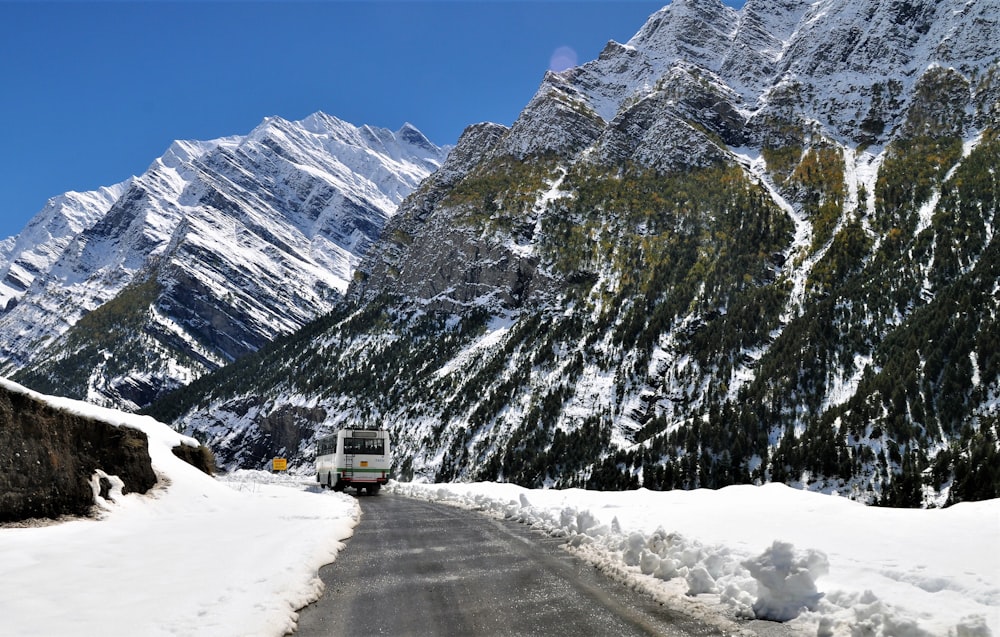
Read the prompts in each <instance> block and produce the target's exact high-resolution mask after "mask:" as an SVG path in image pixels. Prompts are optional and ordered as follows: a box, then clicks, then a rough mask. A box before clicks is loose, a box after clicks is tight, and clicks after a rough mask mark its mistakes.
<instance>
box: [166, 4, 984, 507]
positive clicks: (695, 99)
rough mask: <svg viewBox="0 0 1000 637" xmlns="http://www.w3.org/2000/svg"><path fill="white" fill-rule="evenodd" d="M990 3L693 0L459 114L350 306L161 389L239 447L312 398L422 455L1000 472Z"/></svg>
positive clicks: (699, 468) (677, 481)
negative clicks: (477, 113) (996, 461)
mask: <svg viewBox="0 0 1000 637" xmlns="http://www.w3.org/2000/svg"><path fill="white" fill-rule="evenodd" d="M998 27H1000V9H998V7H997V6H996V5H995V4H993V3H983V2H972V3H965V2H957V1H946V2H934V1H931V0H923V1H918V2H908V3H898V2H889V1H885V0H866V1H864V2H853V1H851V2H849V1H847V0H823V1H822V2H805V1H802V2H797V1H794V0H789V1H787V2H764V1H763V0H762V1H761V2H756V1H755V0H750V2H748V3H747V5H746V6H745V8H744V9H743V10H741V11H733V10H731V9H728V8H726V7H724V6H723V5H722V4H721V3H719V2H694V1H691V0H675V2H673V3H672V4H671V5H669V6H667V7H665V8H664V9H663V10H661V11H659V12H657V13H656V14H654V15H653V16H651V18H650V19H649V21H648V22H647V23H646V25H644V26H643V27H642V28H641V29H640V30H639V31H638V33H637V34H636V36H635V37H634V38H632V40H630V41H629V42H628V43H626V44H617V43H613V42H612V43H609V45H608V46H607V47H606V48H605V50H604V52H602V54H601V55H600V57H599V58H598V59H597V60H594V61H592V62H589V63H587V64H584V65H582V66H581V67H578V68H576V69H570V70H568V71H565V72H563V73H559V74H553V73H550V74H548V75H546V76H545V78H544V79H543V81H542V85H541V87H540V88H539V91H538V93H537V94H536V95H535V97H534V98H533V99H532V100H531V102H530V103H529V104H528V105H527V106H526V108H525V110H524V112H523V113H522V115H521V116H520V117H519V119H518V120H517V121H516V122H515V123H514V124H513V126H512V127H510V129H506V128H503V127H499V126H496V125H480V126H476V127H472V128H470V129H469V131H468V132H467V134H466V135H465V136H464V137H463V140H462V141H461V142H460V143H459V145H458V147H457V148H456V149H455V152H454V154H453V155H452V157H451V158H450V159H449V161H448V162H447V163H446V164H445V166H444V167H443V168H442V170H441V171H440V172H439V173H437V174H436V175H435V176H432V177H431V178H430V179H428V180H427V181H426V182H424V184H423V185H422V186H421V187H420V188H419V189H418V190H417V191H416V192H415V193H414V194H413V195H411V196H410V197H409V198H408V199H407V200H406V201H405V202H404V204H403V205H402V206H401V209H400V213H399V214H398V215H397V216H396V217H395V218H394V219H393V220H392V222H391V223H390V225H389V227H388V228H387V230H386V232H385V234H384V235H383V237H382V239H381V240H380V241H379V243H378V244H377V245H376V247H375V248H374V249H373V251H372V253H371V257H370V258H369V259H368V260H366V261H365V262H364V263H363V264H362V265H361V267H360V272H361V276H359V280H358V281H357V282H356V284H355V286H354V287H352V289H351V290H350V291H349V293H348V302H347V303H345V304H344V305H342V306H341V307H340V308H339V309H338V310H337V311H336V312H335V313H334V314H332V315H330V316H328V317H326V318H325V319H324V320H323V321H321V322H318V323H316V324H314V325H312V326H311V327H310V329H309V330H308V331H306V332H301V333H297V334H296V335H295V336H294V337H292V338H290V339H289V340H287V341H283V342H282V344H281V345H280V346H277V347H276V348H275V349H274V350H273V351H271V352H269V353H265V354H264V355H263V356H260V357H256V358H255V359H253V360H248V361H246V364H243V365H235V366H231V367H230V368H227V369H226V370H224V371H223V372H222V373H220V374H219V375H217V376H213V377H211V379H212V380H211V383H207V382H206V384H203V385H200V386H197V387H194V388H193V391H192V392H190V393H188V394H182V395H177V396H174V397H172V398H171V400H170V401H169V403H162V404H161V405H159V406H158V409H160V410H161V411H160V414H161V416H162V417H166V416H169V417H171V418H175V419H176V421H177V422H178V423H179V424H181V425H183V426H185V427H186V428H187V429H188V431H189V432H201V434H202V435H204V436H205V437H206V439H209V440H210V441H211V444H212V445H213V447H215V448H216V450H217V452H218V453H219V454H220V456H221V457H222V458H224V459H226V461H228V462H237V461H238V462H239V463H246V464H247V465H253V464H254V463H257V462H260V461H262V460H263V458H265V457H266V455H264V454H260V456H259V457H258V456H254V457H247V456H246V455H243V454H242V453H241V449H243V448H245V447H246V441H247V440H249V439H258V440H259V439H263V438H262V437H261V436H262V434H261V433H260V431H261V427H262V426H263V423H264V422H265V421H266V419H267V418H269V417H270V415H271V414H276V413H291V412H289V408H290V407H292V406H297V407H309V408H310V409H314V408H322V409H323V410H324V412H325V414H326V415H325V417H324V418H323V420H322V423H319V424H317V423H315V422H312V423H310V422H307V419H303V418H298V417H296V418H298V419H297V422H298V423H300V424H301V425H302V426H303V427H305V428H310V427H311V428H313V429H314V430H316V431H318V432H325V431H326V430H329V429H332V428H335V427H337V426H341V425H348V424H356V423H359V422H360V423H378V424H380V425H385V426H388V427H390V428H391V429H392V430H393V433H394V435H395V439H396V441H397V448H398V449H399V451H400V463H399V467H398V470H399V473H400V475H402V476H403V477H406V478H409V477H413V476H423V477H427V478H437V479H477V478H482V479H502V480H512V481H517V482H520V483H523V484H531V485H562V486H567V485H587V486H592V487H602V488H621V487H633V486H639V485H642V486H646V487H648V488H657V489H659V488H695V487H699V486H702V487H705V486H708V487H715V486H722V485H725V484H731V483H734V482H764V481H782V482H788V483H790V484H796V485H800V486H803V487H807V488H812V489H817V490H827V491H836V492H839V493H842V494H844V495H847V496H849V497H853V498H856V499H859V500H862V501H866V502H884V503H892V504H902V505H918V504H921V503H923V504H929V503H937V504H940V503H943V502H946V501H949V499H950V501H955V500H960V499H968V498H975V497H992V496H990V494H991V493H992V494H993V495H996V492H997V489H1000V475H997V474H996V472H995V471H994V470H992V469H988V468H987V469H983V467H984V466H986V467H988V466H989V463H986V464H984V463H983V458H995V457H996V455H997V442H996V441H997V435H998V433H1000V432H998V431H997V426H998V425H997V423H998V420H997V409H998V400H997V396H998V394H1000V358H998V357H997V356H996V354H995V352H996V351H998V350H997V348H996V344H997V342H998V341H997V335H998V333H1000V327H998V324H997V321H996V316H997V309H998V300H997V299H998V294H997V293H998V290H997V287H996V281H997V280H998V274H1000V270H998V267H1000V265H998V264H1000V261H998V260H997V256H998V254H997V244H996V242H995V234H996V233H995V232H994V229H995V227H996V209H997V203H998V194H997V193H998V192H1000V188H998V185H997V176H996V174H995V170H994V169H993V167H995V166H996V165H997V164H998V161H1000V142H998V137H997V134H998V130H997V129H998V125H1000V111H998V97H1000V93H998V90H1000V85H998V80H1000V75H998V71H1000V68H998V59H997V55H996V50H995V46H994V45H993V44H992V43H991V38H992V35H991V34H993V33H996V31H997V28H998ZM248 397H253V399H254V401H255V406H254V408H253V409H252V410H247V409H245V408H244V407H243V406H244V405H245V404H246V400H247V398H248ZM235 436H239V437H240V440H241V441H243V442H241V443H240V446H237V445H234V444H233V443H232V441H233V439H234V437H235ZM311 444H312V443H311V438H309V437H308V436H303V437H302V438H301V440H300V442H299V446H298V448H297V449H287V448H286V449H284V450H283V452H284V453H288V454H289V455H290V456H291V457H294V458H298V459H300V461H301V462H303V463H307V462H308V459H309V458H310V454H311V451H312V447H311ZM984 471H985V473H984ZM991 472H992V473H991Z"/></svg>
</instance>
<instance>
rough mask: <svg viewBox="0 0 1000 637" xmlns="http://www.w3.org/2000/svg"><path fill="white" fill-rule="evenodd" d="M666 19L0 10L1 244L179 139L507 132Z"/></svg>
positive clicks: (319, 5) (6, 6)
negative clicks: (549, 88) (331, 130)
mask: <svg viewBox="0 0 1000 637" xmlns="http://www.w3.org/2000/svg"><path fill="white" fill-rule="evenodd" d="M665 4H667V2H666V0H664V1H662V2H647V1H630V0H615V1H614V2H610V1H589V2H586V1H585V2H571V1H568V0H564V1H553V2H537V1H531V0H520V1H506V2H485V1H478V0H467V1H460V0H451V1H445V2H420V1H413V0H411V1H400V2H388V1H367V2H362V1H325V2H324V1H318V0H314V1H312V2H235V1H229V2H221V1H216V2H193V1H175V2H159V1H155V0H153V1H149V0H147V1H142V2H140V1H136V2H122V1H119V2H100V3H98V2H80V1H69V2H67V1H64V2H57V3H49V2H26V1H24V2H10V1H9V0H0V123H2V124H0V125H2V131H0V134H2V142H0V239H2V238H4V237H7V236H11V235H14V234H16V233H18V232H19V231H20V230H21V229H22V228H23V227H24V225H25V224H26V223H27V221H28V220H29V219H30V218H31V217H32V216H34V215H35V213H37V212H38V211H39V210H40V209H41V208H42V206H43V205H44V204H45V201H46V200H47V199H48V198H49V197H52V196H55V195H58V194H61V193H63V192H66V191H68V190H79V191H85V190H93V189H96V188H98V187H100V186H105V185H111V184H114V183H117V182H119V181H122V180H124V179H127V178H128V177H130V176H131V175H137V174H141V173H142V172H143V171H145V169H146V168H147V166H148V165H149V164H150V163H151V162H152V161H153V160H154V159H155V158H157V157H159V156H160V155H161V154H162V153H163V151H165V150H166V148H167V147H168V146H169V145H170V142H171V141H173V140H174V139H199V140H205V139H214V138H216V137H222V136H225V135H234V134H245V133H248V132H249V131H250V130H251V129H253V128H254V126H256V125H257V124H258V123H260V121H261V120H262V119H263V118H264V117H266V116H269V115H279V116H281V117H285V118H287V119H301V118H303V117H305V116H307V115H309V114H310V113H313V112H315V111H324V112H327V113H329V114H331V115H334V116H337V117H340V118H341V119H344V120H347V121H349V122H352V123H354V124H358V125H360V124H372V125H375V126H384V127H387V128H390V129H392V130H396V129H398V128H399V127H400V126H402V125H403V123H404V122H407V121H408V122H411V123H412V124H413V125H415V126H416V127H417V128H419V129H420V130H421V131H423V132H424V134H425V135H427V136H428V137H429V138H430V139H431V141H433V142H435V143H437V144H452V143H454V142H455V140H457V139H458V136H459V134H460V133H461V131H462V130H463V129H464V128H465V127H466V126H468V125H469V124H473V123H476V122H481V121H494V122H500V123H502V124H508V125H509V124H511V123H512V122H513V121H514V119H515V118H516V117H517V114H518V113H519V112H520V110H521V109H522V108H523V107H524V105H525V104H526V103H527V102H528V100H529V99H530V98H531V96H532V95H533V94H534V92H535V90H536V89H537V88H538V85H539V82H540V81H541V79H542V76H543V74H544V73H545V71H546V69H547V68H548V67H549V63H550V60H551V59H552V57H553V54H554V53H555V52H556V51H557V50H559V49H560V47H569V48H570V49H572V50H573V51H575V53H576V56H577V59H578V60H579V63H583V62H586V61H588V60H592V59H594V58H596V57H597V55H598V53H600V51H601V49H603V48H604V45H605V44H606V43H607V41H608V40H611V39H613V40H617V41H619V42H625V41H627V40H628V39H629V38H631V37H632V35H634V34H635V32H636V31H638V30H639V28H640V27H641V26H642V25H643V23H644V22H645V20H646V18H647V17H648V16H649V15H650V14H652V13H653V12H655V11H656V10H658V9H659V8H660V7H662V6H663V5H665ZM727 4H730V5H732V6H742V4H743V0H727Z"/></svg>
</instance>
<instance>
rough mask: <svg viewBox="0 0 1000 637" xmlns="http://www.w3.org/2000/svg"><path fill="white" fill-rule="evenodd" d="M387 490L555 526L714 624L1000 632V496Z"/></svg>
mask: <svg viewBox="0 0 1000 637" xmlns="http://www.w3.org/2000/svg"><path fill="white" fill-rule="evenodd" d="M389 491H390V492H395V493H399V494H403V495H407V496H410V497H419V498H424V499H428V500H435V501H440V502H444V503H449V504H453V505H456V506H461V507H465V508H470V509H476V510H479V511H483V512H486V513H488V514H492V515H495V516H498V517H504V518H507V519H512V520H516V521H519V522H522V523H525V524H529V525H532V526H534V527H537V528H539V529H541V530H544V531H546V532H548V533H550V534H552V535H557V536H562V537H565V538H566V540H567V542H566V548H567V550H569V551H571V552H573V553H575V554H577V555H579V556H580V557H582V558H583V559H586V560H588V561H589V562H591V563H593V564H595V565H597V566H599V567H600V568H602V569H603V570H604V571H606V572H608V573H609V574H610V575H612V576H613V577H617V578H619V579H622V580H624V581H626V582H627V583H629V584H630V585H632V586H633V587H634V588H636V589H637V590H641V591H643V592H645V593H647V594H650V595H652V596H654V597H655V598H657V599H658V600H659V601H661V602H663V603H664V604H668V605H670V606H672V607H675V608H679V609H681V610H682V611H684V612H687V613H689V614H693V615H695V616H699V617H701V618H703V619H704V620H706V621H709V622H717V623H718V624H719V625H720V627H721V628H724V629H725V628H728V629H734V628H735V629H736V630H737V631H738V623H739V621H741V620H744V619H754V618H756V619H770V620H775V621H783V622H788V626H789V627H791V628H794V629H796V631H797V632H801V633H802V634H806V635H818V636H825V637H830V636H839V635H844V636H851V637H854V636H860V635H865V636H871V637H890V636H892V637H932V636H935V637H937V636H940V637H987V636H990V635H1000V500H991V501H987V502H975V503H964V504H958V505H956V506H953V507H950V508H947V509H933V510H912V509H886V508H873V507H866V506H864V505H862V504H859V503H857V502H852V501H849V500H846V499H844V498H840V497H836V496H828V495H823V494H818V493H811V492H804V491H798V490H795V489H792V488H790V487H787V486H784V485H780V484H770V485H765V486H761V487H755V486H746V485H744V486H733V487H727V488H725V489H721V490H718V491H709V490H698V491H667V492H653V491H648V490H645V489H640V490H638V491H627V492H596V491H584V490H580V489H567V490H528V489H524V488H521V487H518V486H515V485H511V484H496V483H474V484H415V483H405V484H401V483H391V484H390V486H389Z"/></svg>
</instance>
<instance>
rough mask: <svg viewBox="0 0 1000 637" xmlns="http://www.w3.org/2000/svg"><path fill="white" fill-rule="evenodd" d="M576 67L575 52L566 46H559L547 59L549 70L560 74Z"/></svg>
mask: <svg viewBox="0 0 1000 637" xmlns="http://www.w3.org/2000/svg"><path fill="white" fill-rule="evenodd" d="M574 66H576V51H574V50H573V49H571V48H570V47H568V46H561V47H559V48H558V49H556V50H555V51H554V52H553V53H552V57H550V58H549V70H550V71H555V72H556V73H561V72H562V71H565V70H566V69H571V68H573V67H574Z"/></svg>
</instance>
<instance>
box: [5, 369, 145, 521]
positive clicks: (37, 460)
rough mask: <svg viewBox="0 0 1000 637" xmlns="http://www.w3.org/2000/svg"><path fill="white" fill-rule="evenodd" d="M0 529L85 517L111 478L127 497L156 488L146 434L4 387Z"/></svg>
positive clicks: (106, 494)
mask: <svg viewBox="0 0 1000 637" xmlns="http://www.w3.org/2000/svg"><path fill="white" fill-rule="evenodd" d="M0 466H2V467H3V471H2V472H0V483H2V484H0V522H10V521H16V520H24V519H27V518H57V517H59V516H60V515H86V514H88V513H89V512H90V510H91V508H92V507H93V505H94V499H95V498H97V497H101V496H102V495H103V497H108V489H109V487H110V483H109V482H108V478H107V476H117V478H118V479H120V480H121V481H122V483H123V486H122V487H121V491H122V493H145V492H146V491H148V490H149V489H151V488H152V487H153V486H154V485H155V484H156V481H157V478H156V475H155V473H154V472H153V468H152V465H151V464H150V459H149V451H148V441H147V440H146V434H144V433H142V432H141V431H138V430H135V429H130V428H128V427H115V426H114V425H110V424H108V423H104V422H99V421H95V420H90V419H87V418H84V417H82V416H77V415H73V414H69V413H66V412H63V411H60V410H58V409H54V408H52V407H50V406H48V405H46V404H45V403H44V402H42V401H40V400H37V399H35V398H33V397H31V396H30V395H28V394H27V393H22V392H19V391H12V390H10V389H9V388H7V387H5V386H3V387H0Z"/></svg>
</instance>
